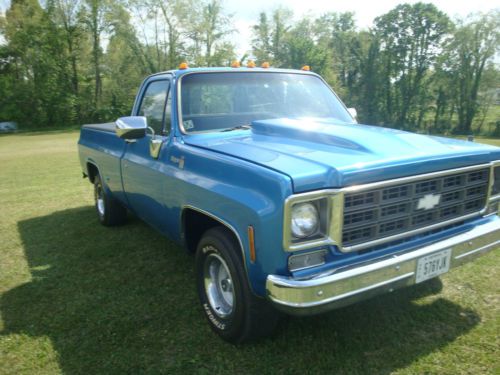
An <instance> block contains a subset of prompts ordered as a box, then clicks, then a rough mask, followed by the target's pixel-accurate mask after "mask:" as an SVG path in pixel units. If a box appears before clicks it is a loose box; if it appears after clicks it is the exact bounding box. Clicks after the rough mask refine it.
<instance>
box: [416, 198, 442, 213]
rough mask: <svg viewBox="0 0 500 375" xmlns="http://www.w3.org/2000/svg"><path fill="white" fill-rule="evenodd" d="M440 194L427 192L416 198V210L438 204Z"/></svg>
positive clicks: (426, 208)
mask: <svg viewBox="0 0 500 375" xmlns="http://www.w3.org/2000/svg"><path fill="white" fill-rule="evenodd" d="M440 200H441V194H437V195H434V194H427V195H424V196H423V197H422V198H420V199H419V200H418V206H417V210H421V209H424V210H431V209H433V208H434V207H436V206H437V205H438V204H439V201H440Z"/></svg>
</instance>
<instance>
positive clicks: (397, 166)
mask: <svg viewBox="0 0 500 375" xmlns="http://www.w3.org/2000/svg"><path fill="white" fill-rule="evenodd" d="M184 141H185V143H186V144H190V145H192V146H197V147H202V148H205V149H209V150H212V151H215V152H219V153H223V154H226V155H231V156H233V157H236V158H240V159H243V160H246V161H250V162H252V163H256V164H259V165H262V166H265V167H267V168H271V169H273V170H276V171H279V172H281V173H284V174H286V175H288V176H289V177H290V179H291V180H292V183H293V189H294V191H295V192H304V191H308V190H315V189H322V188H335V187H345V186H352V185H358V184H364V183H369V182H375V181H381V180H387V179H392V178H398V177H405V176H410V175H416V174H421V173H429V172H435V171H440V170H446V169H452V168H459V167H465V166H469V165H475V164H481V163H488V162H490V161H492V160H499V159H500V148H498V147H493V146H487V145H483V144H478V143H474V142H465V141H460V140H456V139H450V138H443V137H432V136H426V135H420V134H414V133H409V132H404V131H400V130H395V129H387V128H382V127H378V126H368V125H353V124H339V123H338V122H335V121H334V120H325V119H321V120H318V119H301V120H297V119H286V118H284V119H273V120H264V121H254V122H252V128H251V130H241V131H232V132H222V133H220V132H217V133H205V134H193V135H188V136H186V137H185V139H184Z"/></svg>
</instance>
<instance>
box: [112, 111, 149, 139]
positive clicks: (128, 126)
mask: <svg viewBox="0 0 500 375" xmlns="http://www.w3.org/2000/svg"><path fill="white" fill-rule="evenodd" d="M115 126H116V127H115V132H116V135H117V136H118V137H120V138H122V139H139V138H143V137H145V136H146V130H147V128H148V120H147V119H146V117H144V116H128V117H120V118H119V119H118V120H116V122H115Z"/></svg>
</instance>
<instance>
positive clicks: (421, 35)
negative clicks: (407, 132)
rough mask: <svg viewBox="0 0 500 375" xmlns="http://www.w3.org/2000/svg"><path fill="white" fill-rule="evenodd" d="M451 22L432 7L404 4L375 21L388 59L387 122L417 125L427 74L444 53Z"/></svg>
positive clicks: (404, 125) (386, 64)
mask: <svg viewBox="0 0 500 375" xmlns="http://www.w3.org/2000/svg"><path fill="white" fill-rule="evenodd" d="M450 25H451V24H450V20H449V18H448V17H447V16H446V14H444V13H443V12H441V11H439V10H438V9H437V8H436V7H435V6H434V5H432V4H424V3H416V4H413V5H410V4H401V5H398V6H396V7H395V8H394V9H393V10H391V11H389V12H388V13H387V14H384V15H382V16H380V17H377V18H376V19H375V32H376V34H377V37H378V38H379V40H380V46H381V50H382V53H383V56H382V58H383V59H384V71H383V75H384V77H385V97H386V101H385V114H386V116H385V121H386V123H394V122H397V123H398V125H399V126H401V127H408V125H411V124H413V125H415V123H416V118H415V117H414V115H415V107H416V105H417V103H418V100H417V99H418V97H419V93H420V91H421V89H422V86H423V85H424V78H425V76H426V73H427V71H428V70H429V69H430V68H431V67H432V66H433V64H434V63H435V60H436V58H437V56H438V55H439V54H440V52H441V50H442V48H441V41H442V40H443V38H444V37H445V35H446V34H447V33H448V32H449V30H450Z"/></svg>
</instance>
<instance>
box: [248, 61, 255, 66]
mask: <svg viewBox="0 0 500 375" xmlns="http://www.w3.org/2000/svg"><path fill="white" fill-rule="evenodd" d="M247 68H255V62H254V61H253V60H248V62H247Z"/></svg>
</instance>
